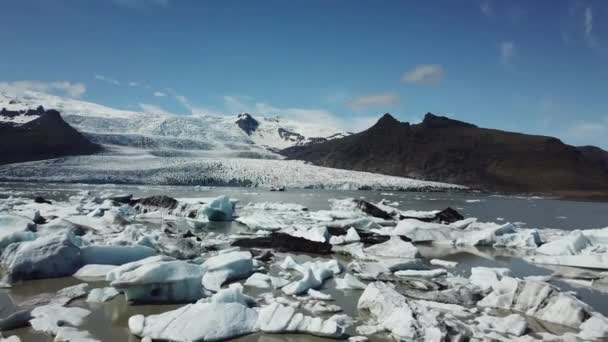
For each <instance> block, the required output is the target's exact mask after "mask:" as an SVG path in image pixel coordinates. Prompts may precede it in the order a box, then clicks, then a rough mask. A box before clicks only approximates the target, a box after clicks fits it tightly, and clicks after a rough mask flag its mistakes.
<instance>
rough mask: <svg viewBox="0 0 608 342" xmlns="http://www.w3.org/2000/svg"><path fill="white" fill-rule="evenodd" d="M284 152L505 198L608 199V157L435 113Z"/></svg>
mask: <svg viewBox="0 0 608 342" xmlns="http://www.w3.org/2000/svg"><path fill="white" fill-rule="evenodd" d="M281 153H282V154H283V155H285V156H287V157H288V158H289V159H299V160H304V161H308V162H312V163H314V164H317V165H321V166H328V167H335V168H341V169H349V170H359V171H368V172H376V173H381V174H387V175H394V176H403V177H412V178H417V179H425V180H434V181H441V182H449V183H456V184H462V185H467V186H470V187H473V188H477V189H483V190H488V191H503V192H541V193H561V192H569V193H574V192H585V193H595V192H601V193H605V194H608V163H607V162H608V157H607V156H608V152H606V151H603V150H601V149H599V148H595V147H593V148H590V147H582V148H577V147H574V146H570V145H566V144H564V143H562V142H561V141H560V140H559V139H557V138H553V137H547V136H539V135H528V134H521V133H513V132H506V131H500V130H495V129H487V128H480V127H477V126H475V125H473V124H469V123H466V122H462V121H457V120H453V119H450V118H447V117H443V116H437V115H434V114H431V113H427V114H426V116H425V118H424V120H423V121H422V122H421V123H419V124H409V123H407V122H400V121H398V120H396V119H395V118H394V117H392V116H391V115H390V114H385V115H384V116H383V117H382V118H380V120H379V121H378V122H377V123H376V124H375V125H374V126H372V127H371V128H369V129H367V130H365V131H363V132H360V133H357V134H354V135H351V136H347V137H345V138H342V139H336V140H332V141H327V142H323V143H320V144H315V145H306V146H294V147H290V148H287V149H285V150H283V151H281Z"/></svg>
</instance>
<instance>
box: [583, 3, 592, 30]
mask: <svg viewBox="0 0 608 342" xmlns="http://www.w3.org/2000/svg"><path fill="white" fill-rule="evenodd" d="M584 16H585V34H586V35H587V36H589V35H591V32H592V31H593V10H592V9H591V7H586V8H585V13H584Z"/></svg>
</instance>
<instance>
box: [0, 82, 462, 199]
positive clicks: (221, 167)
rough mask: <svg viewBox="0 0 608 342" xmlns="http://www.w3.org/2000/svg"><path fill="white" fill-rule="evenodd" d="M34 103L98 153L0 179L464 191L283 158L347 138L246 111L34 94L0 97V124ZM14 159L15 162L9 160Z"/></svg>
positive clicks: (0, 172) (5, 172)
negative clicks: (156, 108)
mask: <svg viewBox="0 0 608 342" xmlns="http://www.w3.org/2000/svg"><path fill="white" fill-rule="evenodd" d="M40 104H42V105H44V106H45V107H47V108H55V109H57V111H54V110H53V111H45V112H46V113H47V114H46V115H48V117H49V118H55V119H57V118H60V117H63V119H65V121H66V122H67V123H68V124H69V125H71V126H73V127H74V128H76V129H77V130H78V131H80V132H81V133H82V135H81V136H80V137H82V136H84V137H85V138H88V139H90V140H91V141H93V142H95V143H98V144H100V145H102V147H103V149H104V151H103V153H96V154H92V155H84V156H71V157H66V158H58V159H52V160H40V161H30V162H27V163H16V164H9V165H2V166H0V181H24V182H78V183H117V184H156V185H158V184H167V185H191V186H192V185H210V186H220V185H229V186H259V187H276V186H286V187H298V188H322V189H378V190H423V191H429V190H447V189H450V190H465V189H466V188H465V187H462V186H458V185H453V184H444V183H439V182H427V181H421V180H415V179H409V178H403V177H392V176H383V175H377V174H371V173H366V172H356V171H347V170H338V169H331V168H324V167H318V166H314V165H310V164H307V163H304V162H300V161H294V160H284V157H283V156H281V155H279V154H277V153H275V152H273V151H276V150H277V149H280V148H283V147H287V146H296V145H303V144H310V143H315V142H321V141H328V140H330V139H336V138H338V137H341V136H345V135H348V133H344V132H341V131H340V130H337V129H335V128H332V127H330V126H328V125H326V124H325V123H314V122H299V121H295V120H288V119H283V118H278V117H255V118H254V117H253V116H252V115H250V114H247V113H243V114H241V115H239V116H237V117H234V116H216V115H172V114H162V113H144V112H136V111H127V110H118V109H113V108H110V107H106V106H102V105H98V104H94V103H90V102H86V101H79V100H75V99H68V98H65V97H59V96H54V95H49V94H44V93H39V92H32V91H26V92H24V93H21V94H19V96H15V94H10V95H9V94H6V93H2V92H0V108H2V107H6V108H7V110H9V111H12V112H19V114H14V115H13V114H11V115H6V118H5V119H4V121H6V122H8V121H10V126H11V127H12V126H14V125H21V124H24V125H29V123H26V121H28V120H30V119H31V117H34V116H36V115H29V114H28V113H29V112H28V111H29V110H32V109H35V108H37V107H38V106H39V105H40ZM58 111H60V112H61V116H59V113H58ZM48 112H50V113H51V115H49V114H48ZM9 116H10V117H9ZM43 117H45V116H43ZM41 118H42V117H41ZM38 120H40V119H36V120H33V121H31V122H32V123H33V122H35V121H38ZM64 124H65V122H64ZM8 125H9V124H8V123H7V126H8ZM66 125H67V124H66ZM12 128H14V127H12ZM56 131H57V132H62V130H59V129H57V130H56ZM28 134H30V133H29V132H24V131H23V129H21V131H19V132H17V133H16V134H14V136H13V135H12V138H11V139H7V140H9V144H13V145H15V144H19V143H20V142H21V141H22V140H23V138H24V137H28ZM64 135H66V134H64ZM66 136H67V135H66ZM69 136H71V134H70V135H69ZM2 138H3V139H4V135H3V136H2ZM60 138H61V137H58V136H51V137H47V138H46V140H47V141H48V142H49V143H52V142H55V141H61V140H60ZM70 145H71V147H69V146H63V147H62V148H61V149H60V150H61V151H64V152H65V153H72V151H73V150H71V149H70V148H72V149H73V148H75V147H76V146H80V145H82V146H86V145H85V144H84V142H83V143H80V142H78V141H76V142H74V143H71V144H70ZM10 146H12V145H10ZM19 147H20V146H17V147H13V149H14V150H15V151H19V152H18V153H14V152H11V153H13V154H14V155H21V154H27V150H28V149H29V147H26V148H21V150H18V148H19ZM24 150H25V151H24ZM2 152H3V153H4V151H2ZM74 153H76V152H74ZM3 155H4V154H3ZM42 157H45V158H49V157H51V156H49V155H45V156H41V158H42ZM17 161H21V160H11V161H9V162H17Z"/></svg>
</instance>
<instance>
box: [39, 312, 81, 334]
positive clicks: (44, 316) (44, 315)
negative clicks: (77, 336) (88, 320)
mask: <svg viewBox="0 0 608 342" xmlns="http://www.w3.org/2000/svg"><path fill="white" fill-rule="evenodd" d="M90 313H91V311H89V310H86V309H83V308H78V307H73V308H66V307H63V306H59V305H44V306H38V307H36V308H34V310H32V317H33V318H32V320H30V324H31V325H32V329H34V330H36V331H40V332H43V333H47V334H52V335H57V333H58V331H59V330H60V329H61V328H62V327H64V326H70V327H78V326H80V325H82V323H83V322H84V319H85V317H87V316H88V315H89V314H90Z"/></svg>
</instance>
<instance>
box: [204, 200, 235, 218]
mask: <svg viewBox="0 0 608 342" xmlns="http://www.w3.org/2000/svg"><path fill="white" fill-rule="evenodd" d="M233 212H234V207H233V204H232V203H231V202H230V198H228V196H225V195H224V196H219V197H217V198H215V199H213V200H212V201H211V202H209V203H208V204H206V205H205V206H203V207H202V208H201V209H200V211H199V215H198V216H203V215H204V216H205V217H207V218H208V219H209V221H231V220H232V214H233ZM201 213H202V214H203V215H201Z"/></svg>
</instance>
